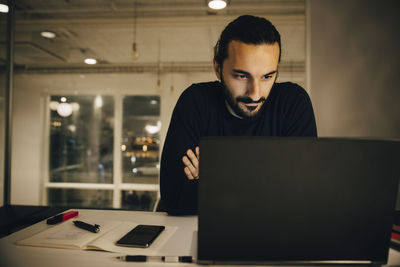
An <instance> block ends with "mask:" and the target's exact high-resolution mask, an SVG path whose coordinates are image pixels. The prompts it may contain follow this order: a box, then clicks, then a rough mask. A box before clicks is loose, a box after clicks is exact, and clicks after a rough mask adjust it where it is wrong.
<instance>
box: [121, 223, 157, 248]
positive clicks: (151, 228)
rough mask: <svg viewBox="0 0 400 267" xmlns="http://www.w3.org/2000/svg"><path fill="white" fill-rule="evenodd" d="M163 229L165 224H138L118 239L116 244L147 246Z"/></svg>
mask: <svg viewBox="0 0 400 267" xmlns="http://www.w3.org/2000/svg"><path fill="white" fill-rule="evenodd" d="M164 229H165V226H160V225H144V224H139V225H138V226H136V227H135V228H133V229H132V230H131V231H130V232H129V233H127V234H126V235H124V236H123V237H122V238H121V239H120V240H118V241H117V243H116V244H117V245H119V246H126V247H139V248H147V247H149V246H150V245H151V243H153V241H154V240H155V239H156V237H157V236H158V235H159V234H160V233H161V232H162V231H163V230H164Z"/></svg>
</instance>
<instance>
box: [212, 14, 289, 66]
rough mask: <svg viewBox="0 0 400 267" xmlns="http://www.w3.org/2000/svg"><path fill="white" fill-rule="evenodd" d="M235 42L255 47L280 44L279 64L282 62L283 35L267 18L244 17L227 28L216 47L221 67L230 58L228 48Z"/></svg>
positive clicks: (215, 57) (215, 52)
mask: <svg viewBox="0 0 400 267" xmlns="http://www.w3.org/2000/svg"><path fill="white" fill-rule="evenodd" d="M233 40H235V41H240V42H243V43H245V44H255V45H259V44H271V45H272V44H275V43H278V45H279V60H278V62H280V61H281V51H282V49H281V35H280V34H279V32H278V31H277V30H276V28H275V26H274V25H272V23H271V22H270V21H269V20H267V19H265V18H261V17H255V16H251V15H243V16H240V17H238V18H236V19H235V20H234V21H232V22H231V23H229V24H228V26H226V28H225V29H224V30H223V31H222V33H221V36H220V37H219V40H218V42H217V44H216V45H215V47H214V60H215V61H216V62H217V63H218V64H219V65H220V66H222V63H223V62H224V60H225V59H226V58H227V57H228V46H229V43H230V42H231V41H233Z"/></svg>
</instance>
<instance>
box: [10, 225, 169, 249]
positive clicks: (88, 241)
mask: <svg viewBox="0 0 400 267" xmlns="http://www.w3.org/2000/svg"><path fill="white" fill-rule="evenodd" d="M72 221H73V220H68V221H65V222H63V223H61V224H58V225H55V226H49V228H48V229H46V230H44V231H42V232H40V233H37V234H35V235H33V236H31V237H29V238H26V239H24V240H21V241H19V242H18V243H17V244H18V245H25V246H37V247H51V248H65V249H81V250H104V251H110V252H119V253H129V254H145V255H155V254H157V252H158V250H159V249H160V248H162V247H163V245H164V244H165V243H166V242H167V240H168V239H169V238H170V237H171V236H172V235H173V234H174V232H175V231H176V229H177V227H174V226H166V227H165V230H164V231H163V232H162V233H161V234H160V235H159V236H158V237H157V239H156V240H155V241H154V243H153V244H152V245H151V246H150V247H148V248H129V247H121V246H116V245H115V242H116V241H117V240H118V239H120V238H121V237H122V236H124V235H125V234H126V233H128V232H129V231H130V230H132V229H133V228H134V227H135V226H136V225H138V223H134V222H124V221H102V222H100V221H96V223H97V224H99V225H100V226H101V230H100V232H99V233H91V232H89V231H86V230H82V229H80V228H77V227H75V226H74V224H73V222H72Z"/></svg>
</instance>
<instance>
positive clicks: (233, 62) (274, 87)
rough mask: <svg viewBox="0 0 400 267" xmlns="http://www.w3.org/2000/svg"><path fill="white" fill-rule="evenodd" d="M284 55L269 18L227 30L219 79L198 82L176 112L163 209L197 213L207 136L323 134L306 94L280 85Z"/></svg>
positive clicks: (219, 50)
mask: <svg viewBox="0 0 400 267" xmlns="http://www.w3.org/2000/svg"><path fill="white" fill-rule="evenodd" d="M280 57H281V40H280V34H279V33H278V31H277V30H276V29H275V27H274V26H273V25H272V24H271V23H270V22H269V21H268V20H266V19H264V18H260V17H254V16H249V15H245V16H240V17H238V18H237V19H235V20H234V21H232V22H231V23H230V24H229V25H228V26H227V27H226V28H225V29H224V30H223V32H222V33H221V36H220V39H219V41H218V42H217V44H216V46H215V49H214V70H215V74H216V75H217V78H218V80H219V81H216V82H207V83H199V84H193V85H191V86H190V87H189V88H187V89H186V90H185V91H184V92H183V93H182V95H181V96H180V98H179V100H178V102H177V104H176V106H175V109H174V111H173V114H172V118H171V122H170V125H169V129H168V133H167V137H166V140H165V144H164V148H163V152H162V157H161V173H160V189H161V203H160V208H161V209H162V210H166V211H167V212H168V213H169V214H172V215H183V214H196V213H197V197H198V196H197V195H198V183H199V176H198V175H199V168H198V166H199V154H200V151H199V148H198V144H199V140H200V138H201V137H203V136H314V137H315V136H317V129H316V124H315V118H314V112H313V108H312V105H311V101H310V98H309V97H308V95H307V93H306V91H305V90H304V89H303V88H301V87H300V86H298V85H296V84H293V83H275V81H276V78H277V76H278V63H279V61H280ZM248 156H249V157H251V155H248Z"/></svg>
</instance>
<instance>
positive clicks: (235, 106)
mask: <svg viewBox="0 0 400 267" xmlns="http://www.w3.org/2000/svg"><path fill="white" fill-rule="evenodd" d="M220 77H221V84H222V86H223V87H224V95H225V100H226V101H227V102H228V105H229V106H230V107H231V108H232V110H233V111H234V112H235V113H236V115H238V116H239V117H241V118H245V119H250V120H251V119H255V118H256V115H258V114H259V113H260V111H261V107H260V108H259V109H258V110H257V111H254V112H252V111H253V110H255V109H256V108H258V107H259V106H246V109H247V111H248V112H246V110H243V109H242V108H241V107H240V106H239V103H240V102H241V103H245V104H249V103H262V104H263V103H264V102H265V97H263V96H262V97H260V99H258V100H256V101H254V100H252V99H251V98H250V97H248V96H238V97H236V99H234V98H233V95H232V93H231V92H230V91H229V89H228V87H227V86H226V84H225V82H224V79H223V78H222V75H220Z"/></svg>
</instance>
